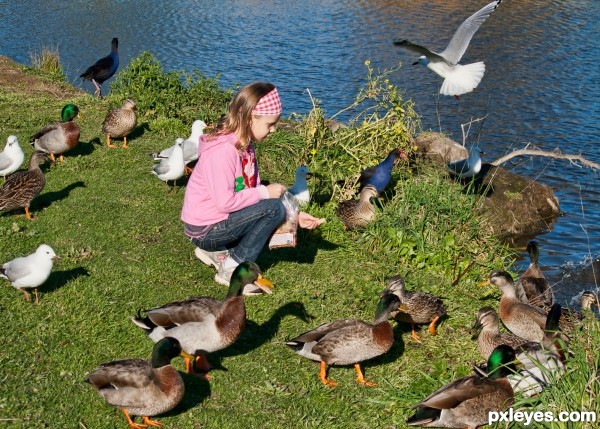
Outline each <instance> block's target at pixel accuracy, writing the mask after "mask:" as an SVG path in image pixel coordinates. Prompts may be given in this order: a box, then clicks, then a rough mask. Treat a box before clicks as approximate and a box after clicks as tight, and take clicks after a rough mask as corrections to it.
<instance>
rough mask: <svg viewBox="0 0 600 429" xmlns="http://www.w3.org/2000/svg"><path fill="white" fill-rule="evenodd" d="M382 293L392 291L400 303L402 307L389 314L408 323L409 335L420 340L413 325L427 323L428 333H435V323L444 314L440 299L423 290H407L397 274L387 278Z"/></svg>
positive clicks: (444, 310)
mask: <svg viewBox="0 0 600 429" xmlns="http://www.w3.org/2000/svg"><path fill="white" fill-rule="evenodd" d="M383 293H393V294H394V295H396V296H397V297H398V298H400V302H401V303H402V308H400V309H399V310H398V311H395V312H392V314H391V316H392V317H393V318H394V319H396V320H399V321H402V322H406V323H410V326H411V329H412V333H411V337H412V338H413V339H415V340H417V341H418V340H420V339H421V337H419V335H418V334H417V333H416V332H415V325H416V324H417V325H420V324H429V333H430V334H431V335H435V334H436V329H435V324H436V323H437V322H438V320H440V318H441V317H444V316H445V315H446V309H445V308H444V303H443V302H442V300H441V299H440V298H438V297H436V296H433V295H431V294H428V293H425V292H415V291H407V290H406V288H405V283H404V279H403V278H402V277H401V276H399V275H397V276H393V277H391V278H389V279H388V282H387V286H386V288H385V290H384V291H383Z"/></svg>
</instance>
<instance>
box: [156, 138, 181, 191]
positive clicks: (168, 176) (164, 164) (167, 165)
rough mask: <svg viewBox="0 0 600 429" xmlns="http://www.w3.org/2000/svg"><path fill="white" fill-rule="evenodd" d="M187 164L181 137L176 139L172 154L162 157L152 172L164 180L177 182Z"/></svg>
mask: <svg viewBox="0 0 600 429" xmlns="http://www.w3.org/2000/svg"><path fill="white" fill-rule="evenodd" d="M184 167H185V164H184V162H183V139H182V138H181V137H180V138H178V139H177V140H176V142H175V146H173V151H172V152H171V155H170V156H169V157H167V158H161V160H160V162H159V163H158V164H156V165H155V166H154V169H153V170H152V173H153V174H154V175H155V176H156V177H158V178H159V179H160V180H162V181H163V182H166V183H167V185H168V184H169V180H172V181H173V187H175V182H176V181H177V179H179V178H180V177H181V176H183V173H184Z"/></svg>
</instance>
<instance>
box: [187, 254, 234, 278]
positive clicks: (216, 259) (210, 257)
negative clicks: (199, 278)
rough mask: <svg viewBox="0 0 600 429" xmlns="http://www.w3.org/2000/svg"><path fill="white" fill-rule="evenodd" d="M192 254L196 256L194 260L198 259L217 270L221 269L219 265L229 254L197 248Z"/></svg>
mask: <svg viewBox="0 0 600 429" xmlns="http://www.w3.org/2000/svg"><path fill="white" fill-rule="evenodd" d="M194 253H195V254H196V258H198V259H200V260H201V261H202V262H204V263H205V264H206V265H209V266H213V267H215V268H216V269H217V270H218V269H220V268H221V263H222V262H223V261H224V260H225V259H227V256H229V252H228V251H227V250H218V251H216V252H209V251H208V250H204V249H201V248H199V247H196V249H195V250H194ZM230 277H231V276H230Z"/></svg>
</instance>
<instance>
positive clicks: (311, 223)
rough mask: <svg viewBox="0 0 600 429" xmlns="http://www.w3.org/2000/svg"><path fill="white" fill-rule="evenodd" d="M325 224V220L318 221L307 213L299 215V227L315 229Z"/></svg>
mask: <svg viewBox="0 0 600 429" xmlns="http://www.w3.org/2000/svg"><path fill="white" fill-rule="evenodd" d="M324 222H325V218H320V219H317V218H316V217H314V216H311V215H309V214H308V213H306V212H300V213H298V225H299V226H300V228H305V229H315V228H316V227H318V226H319V225H321V224H322V223H324Z"/></svg>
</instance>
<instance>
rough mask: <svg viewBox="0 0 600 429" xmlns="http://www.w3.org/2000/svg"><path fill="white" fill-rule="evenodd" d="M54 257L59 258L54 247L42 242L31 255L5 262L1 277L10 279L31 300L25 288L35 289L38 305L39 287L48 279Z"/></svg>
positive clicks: (1, 268) (0, 269) (35, 302)
mask: <svg viewBox="0 0 600 429" xmlns="http://www.w3.org/2000/svg"><path fill="white" fill-rule="evenodd" d="M54 258H58V256H56V253H54V250H52V247H50V246H48V245H47V244H42V245H40V246H39V247H38V248H37V250H36V251H35V252H34V253H32V254H31V255H28V256H22V257H19V258H15V259H13V260H12V261H8V262H5V263H4V264H3V265H2V266H1V267H0V278H3V279H8V280H9V281H10V282H11V283H12V285H13V287H15V288H16V289H18V290H19V291H21V293H22V294H23V295H25V299H26V300H27V301H30V300H31V298H30V296H29V293H28V292H27V291H26V290H25V289H33V294H34V296H35V301H34V304H36V305H37V304H38V293H37V288H38V286H40V285H41V284H43V283H44V282H45V281H46V280H48V277H49V276H50V271H52V260H53V259H54Z"/></svg>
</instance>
